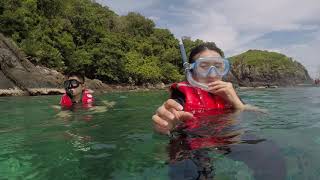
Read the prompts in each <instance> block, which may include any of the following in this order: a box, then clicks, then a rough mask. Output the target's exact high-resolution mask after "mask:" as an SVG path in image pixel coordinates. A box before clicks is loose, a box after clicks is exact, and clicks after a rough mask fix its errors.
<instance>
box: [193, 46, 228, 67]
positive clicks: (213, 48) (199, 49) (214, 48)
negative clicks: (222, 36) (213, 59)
mask: <svg viewBox="0 0 320 180" xmlns="http://www.w3.org/2000/svg"><path fill="white" fill-rule="evenodd" d="M205 50H211V51H215V52H217V53H219V54H220V56H221V57H224V53H223V51H222V50H221V49H220V48H218V46H217V45H216V43H214V42H205V43H202V44H200V45H198V46H196V47H194V48H192V50H191V53H190V55H189V63H193V62H194V59H193V58H194V57H195V56H196V55H197V54H199V53H201V52H202V51H205Z"/></svg>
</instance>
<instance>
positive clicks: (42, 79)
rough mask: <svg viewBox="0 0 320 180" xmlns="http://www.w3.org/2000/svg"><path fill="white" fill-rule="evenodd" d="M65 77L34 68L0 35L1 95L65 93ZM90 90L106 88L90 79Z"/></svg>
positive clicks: (47, 70) (54, 72)
mask: <svg viewBox="0 0 320 180" xmlns="http://www.w3.org/2000/svg"><path fill="white" fill-rule="evenodd" d="M64 78H65V77H64V75H62V74H61V73H59V72H57V71H55V70H51V69H48V68H45V67H39V66H34V65H33V64H32V63H30V62H29V61H28V60H27V59H26V58H25V55H24V54H23V53H22V52H21V51H19V49H18V48H17V46H15V44H14V43H13V42H11V41H10V40H9V39H7V38H5V37H4V36H3V35H2V34H0V95H19V94H21V95H24V94H29V95H40V94H61V93H64V90H63V85H62V84H63V81H64ZM86 82H87V84H89V86H88V87H89V88H92V89H94V90H95V89H98V88H103V87H106V85H105V84H104V83H102V82H101V81H99V80H90V79H88V80H87V81H86Z"/></svg>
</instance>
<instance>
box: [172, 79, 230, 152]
mask: <svg viewBox="0 0 320 180" xmlns="http://www.w3.org/2000/svg"><path fill="white" fill-rule="evenodd" d="M171 90H172V91H173V90H178V91H180V92H181V93H183V95H184V97H185V101H184V102H185V104H184V111H187V112H191V113H192V114H193V118H192V119H189V120H187V121H185V122H184V123H183V124H181V125H180V126H178V127H177V128H183V129H185V130H187V131H193V130H197V129H199V128H201V127H203V126H211V125H212V123H213V124H215V125H216V126H215V127H214V128H213V129H214V131H215V132H219V131H221V130H222V129H223V128H224V127H225V126H226V125H225V122H224V121H220V120H219V119H217V118H213V117H214V116H215V115H219V114H225V113H226V112H227V111H226V110H228V109H231V107H232V106H231V105H229V104H227V103H226V102H225V101H224V100H223V99H222V98H221V97H219V96H217V95H214V94H211V93H209V92H207V91H204V90H202V89H200V88H197V87H193V86H191V85H190V84H189V83H188V82H180V83H175V84H173V85H172V86H171ZM172 98H173V97H172ZM213 129H212V128H211V130H213ZM225 141H227V140H225V139H223V138H222V139H220V138H216V137H206V138H203V137H202V138H187V139H186V144H187V145H188V146H189V148H190V149H199V148H204V147H208V146H209V147H210V146H219V145H221V144H223V143H225Z"/></svg>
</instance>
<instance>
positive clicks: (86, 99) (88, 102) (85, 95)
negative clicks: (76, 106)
mask: <svg viewBox="0 0 320 180" xmlns="http://www.w3.org/2000/svg"><path fill="white" fill-rule="evenodd" d="M81 102H82V106H83V107H84V108H90V107H92V103H93V102H94V98H93V96H92V94H91V93H90V92H89V91H88V90H86V89H85V90H84V91H83V92H82V99H81ZM72 104H73V103H72V100H71V98H70V97H69V96H68V95H67V94H66V93H65V94H63V96H62V97H61V99H60V105H61V106H65V107H70V106H72Z"/></svg>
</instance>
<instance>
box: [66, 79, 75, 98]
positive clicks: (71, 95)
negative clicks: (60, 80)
mask: <svg viewBox="0 0 320 180" xmlns="http://www.w3.org/2000/svg"><path fill="white" fill-rule="evenodd" d="M64 89H65V90H66V94H67V95H68V96H69V97H70V99H72V98H73V92H72V90H71V89H72V86H71V82H70V81H69V80H67V81H65V82H64Z"/></svg>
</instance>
